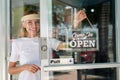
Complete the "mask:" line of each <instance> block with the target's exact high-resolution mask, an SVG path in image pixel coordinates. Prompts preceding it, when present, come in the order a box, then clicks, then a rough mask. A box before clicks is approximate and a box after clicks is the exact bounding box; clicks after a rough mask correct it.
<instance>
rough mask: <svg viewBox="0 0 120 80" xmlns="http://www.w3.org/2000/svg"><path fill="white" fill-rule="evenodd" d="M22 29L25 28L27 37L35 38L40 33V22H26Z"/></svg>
mask: <svg viewBox="0 0 120 80" xmlns="http://www.w3.org/2000/svg"><path fill="white" fill-rule="evenodd" d="M23 26H24V28H26V31H27V33H28V34H27V35H28V36H29V37H35V36H38V34H39V31H40V20H39V19H34V20H27V21H25V23H24V25H23Z"/></svg>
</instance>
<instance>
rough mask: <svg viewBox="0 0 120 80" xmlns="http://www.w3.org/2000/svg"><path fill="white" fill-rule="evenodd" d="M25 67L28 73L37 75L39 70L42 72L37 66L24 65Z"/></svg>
mask: <svg viewBox="0 0 120 80" xmlns="http://www.w3.org/2000/svg"><path fill="white" fill-rule="evenodd" d="M23 67H24V69H25V70H28V71H30V72H32V73H35V72H37V71H38V70H40V67H38V66H37V65H35V64H25V65H23Z"/></svg>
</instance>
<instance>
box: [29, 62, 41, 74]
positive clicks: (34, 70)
mask: <svg viewBox="0 0 120 80" xmlns="http://www.w3.org/2000/svg"><path fill="white" fill-rule="evenodd" d="M38 70H40V68H39V67H38V66H36V65H34V64H33V65H32V67H31V72H32V73H35V72H37V71H38Z"/></svg>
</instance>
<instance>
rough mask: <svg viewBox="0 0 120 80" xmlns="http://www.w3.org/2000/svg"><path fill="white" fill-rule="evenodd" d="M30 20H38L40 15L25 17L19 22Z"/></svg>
mask: <svg viewBox="0 0 120 80" xmlns="http://www.w3.org/2000/svg"><path fill="white" fill-rule="evenodd" d="M32 19H40V15H39V14H30V15H26V16H23V17H22V18H21V21H26V20H32Z"/></svg>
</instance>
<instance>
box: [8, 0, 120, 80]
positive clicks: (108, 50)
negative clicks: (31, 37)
mask: <svg viewBox="0 0 120 80" xmlns="http://www.w3.org/2000/svg"><path fill="white" fill-rule="evenodd" d="M10 2H11V7H10V9H11V10H10V11H11V17H10V18H11V27H10V41H11V43H12V41H13V40H14V39H16V38H18V35H17V33H18V32H19V28H20V26H21V23H20V22H21V21H20V20H21V17H22V15H23V14H24V12H26V11H28V10H34V11H37V12H38V13H40V32H39V33H40V35H39V41H38V42H37V46H35V47H37V48H38V49H37V51H38V52H39V56H37V57H39V62H40V68H41V71H40V74H39V75H40V78H41V80H116V79H117V78H116V77H117V75H116V74H117V73H116V70H117V67H118V66H119V64H117V59H116V55H117V54H116V37H115V36H116V34H115V33H116V29H115V28H116V27H115V13H114V12H115V11H114V8H115V4H114V3H115V2H114V1H111V0H97V1H96V0H84V1H82V0H11V1H10ZM93 2H94V3H93ZM79 10H82V11H84V12H85V13H86V15H87V18H86V19H84V20H83V21H81V22H80V24H79V25H78V27H77V29H74V28H73V25H74V19H75V16H76V14H77V13H78V11H79ZM35 42H36V40H35ZM63 43H65V46H64V49H61V48H60V49H59V47H60V45H61V44H63ZM31 44H32V43H31ZM63 45H64V44H63ZM30 57H31V56H30ZM18 66H19V65H18ZM16 79H18V74H17V75H11V80H16Z"/></svg>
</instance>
